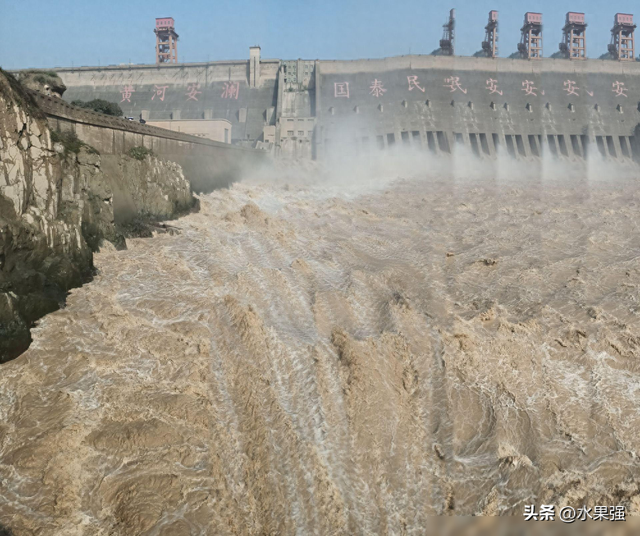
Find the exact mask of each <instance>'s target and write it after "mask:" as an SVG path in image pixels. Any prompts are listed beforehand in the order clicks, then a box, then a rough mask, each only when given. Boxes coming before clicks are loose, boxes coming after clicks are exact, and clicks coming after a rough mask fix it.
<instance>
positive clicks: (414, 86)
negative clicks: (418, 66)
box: [407, 76, 426, 93]
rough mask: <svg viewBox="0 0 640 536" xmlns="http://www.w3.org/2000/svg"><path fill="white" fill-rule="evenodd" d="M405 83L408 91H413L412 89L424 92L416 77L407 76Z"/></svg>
mask: <svg viewBox="0 0 640 536" xmlns="http://www.w3.org/2000/svg"><path fill="white" fill-rule="evenodd" d="M407 81H408V82H409V91H413V90H414V89H419V90H420V91H422V92H423V93H424V92H425V91H426V90H425V88H423V87H422V86H421V85H420V82H418V77H417V76H407Z"/></svg>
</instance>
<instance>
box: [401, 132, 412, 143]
mask: <svg viewBox="0 0 640 536" xmlns="http://www.w3.org/2000/svg"><path fill="white" fill-rule="evenodd" d="M400 138H401V139H402V143H403V144H404V145H409V144H410V143H411V142H410V141H409V133H408V132H400Z"/></svg>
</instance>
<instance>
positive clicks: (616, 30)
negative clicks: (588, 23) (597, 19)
mask: <svg viewBox="0 0 640 536" xmlns="http://www.w3.org/2000/svg"><path fill="white" fill-rule="evenodd" d="M635 29H636V25H635V24H633V15H631V14H628V13H616V16H615V18H614V19H613V28H612V29H611V44H610V45H609V54H611V57H612V58H613V59H614V60H619V61H634V60H635V57H636V47H635V40H634V36H633V33H634V30H635Z"/></svg>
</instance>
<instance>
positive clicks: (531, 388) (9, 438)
mask: <svg viewBox="0 0 640 536" xmlns="http://www.w3.org/2000/svg"><path fill="white" fill-rule="evenodd" d="M466 160H467V162H468V163H467V164H466V167H463V166H461V164H460V162H462V161H463V159H458V164H457V165H455V166H452V165H451V162H448V161H445V160H442V161H440V160H430V161H422V160H420V159H417V160H416V159H413V160H412V158H411V157H410V156H407V155H402V156H400V157H399V160H395V161H393V160H392V161H384V162H379V161H369V163H368V164H367V165H365V164H364V163H362V162H359V163H351V164H350V165H346V164H345V165H342V166H340V167H336V170H335V171H331V172H327V173H323V172H321V171H319V172H317V173H316V172H313V173H312V172H307V171H304V170H301V169H300V168H297V169H296V170H295V171H289V172H287V173H285V172H282V173H281V174H277V175H278V176H277V177H276V178H273V177H272V176H271V177H262V178H260V177H257V178H248V179H247V180H245V181H243V182H240V183H237V184H235V185H234V186H233V187H231V188H230V189H228V190H220V191H216V192H214V193H212V194H209V195H205V196H202V200H201V204H202V210H201V212H200V213H198V214H193V215H190V216H188V217H185V218H183V219H181V220H179V221H177V222H175V225H177V226H178V227H180V228H181V229H182V232H181V234H177V235H169V234H165V235H159V236H156V237H154V238H152V239H140V240H132V241H130V243H129V249H128V250H127V251H120V252H116V251H103V252H101V253H100V254H98V255H97V258H96V265H97V267H98V268H99V274H98V275H97V276H96V278H95V279H94V281H93V282H92V283H90V284H88V285H86V286H85V287H83V288H80V289H77V290H75V291H73V292H72V293H71V296H70V297H69V299H68V303H67V307H66V308H65V309H63V310H60V311H57V312H55V313H53V314H51V315H49V316H47V317H46V318H44V319H43V320H42V321H41V323H40V325H39V326H38V327H37V328H36V329H35V330H34V333H33V335H34V342H33V344H32V346H31V348H30V349H29V350H28V352H27V353H25V354H24V355H23V356H21V357H20V358H18V359H16V360H14V361H12V362H10V363H8V364H6V365H4V366H2V367H1V368H0V482H1V483H2V486H1V487H0V496H1V497H2V499H3V500H2V501H0V525H2V524H4V525H7V526H8V527H10V528H11V529H12V530H13V531H14V532H15V534H29V533H30V531H31V530H35V529H36V528H41V529H43V531H42V532H41V534H107V533H109V534H111V533H114V534H166V535H168V534H171V535H182V534H201V533H203V534H225V533H234V534H293V533H296V532H297V533H300V534H312V533H315V534H364V533H393V534H400V533H404V532H415V533H420V532H421V531H422V530H423V529H424V527H426V526H428V523H429V521H428V516H431V515H435V514H453V515H470V514H490V515H496V514H514V515H516V516H522V510H523V506H524V505H527V504H535V505H538V506H539V505H540V504H555V505H558V506H562V505H573V506H575V507H578V506H582V505H583V503H584V504H586V505H589V506H594V505H597V504H602V505H604V504H606V505H616V504H623V505H625V506H626V508H627V512H628V513H632V512H635V513H636V514H638V513H640V489H639V483H640V462H639V461H638V457H637V455H638V453H637V449H638V445H640V414H639V413H638V400H639V399H640V382H639V380H640V377H639V371H640V369H639V367H638V363H639V362H640V361H639V359H640V330H639V320H638V315H639V313H640V293H639V288H640V267H639V265H638V255H639V253H638V252H639V251H640V233H639V232H638V222H639V221H640V190H639V189H638V183H637V181H635V180H633V178H632V177H633V173H634V172H630V177H631V178H629V177H627V178H624V177H621V178H615V177H614V176H612V175H614V174H613V173H609V174H608V175H607V176H606V177H605V176H595V174H594V172H593V170H592V171H590V172H587V170H583V171H582V172H580V173H577V174H576V175H575V176H570V175H567V174H566V173H565V170H562V169H561V170H560V171H559V172H558V173H554V165H553V164H549V163H548V162H544V163H543V165H542V166H538V168H537V169H536V170H533V171H532V170H531V169H529V168H526V167H521V168H518V167H515V166H514V165H513V164H512V163H508V162H506V161H500V162H501V163H500V164H499V165H498V166H497V167H493V168H491V169H482V166H481V165H480V164H477V163H475V162H474V161H473V160H472V159H471V158H469V159H466ZM541 169H542V170H543V171H541ZM604 169H605V170H606V169H608V168H604ZM627 171H628V170H627ZM617 173H618V171H616V174H617ZM527 174H529V175H530V176H526V175H527ZM531 175H533V176H531ZM605 179H606V180H605Z"/></svg>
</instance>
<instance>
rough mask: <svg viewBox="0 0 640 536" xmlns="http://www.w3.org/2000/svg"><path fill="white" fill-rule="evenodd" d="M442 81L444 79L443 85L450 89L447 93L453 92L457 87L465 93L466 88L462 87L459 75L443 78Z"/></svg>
mask: <svg viewBox="0 0 640 536" xmlns="http://www.w3.org/2000/svg"><path fill="white" fill-rule="evenodd" d="M444 81H445V84H444V87H448V88H450V89H451V91H450V92H449V93H453V92H454V91H457V90H458V89H459V90H460V91H462V93H464V94H466V93H467V90H466V89H464V88H463V87H462V86H461V85H460V77H459V76H452V77H450V78H445V79H444Z"/></svg>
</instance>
